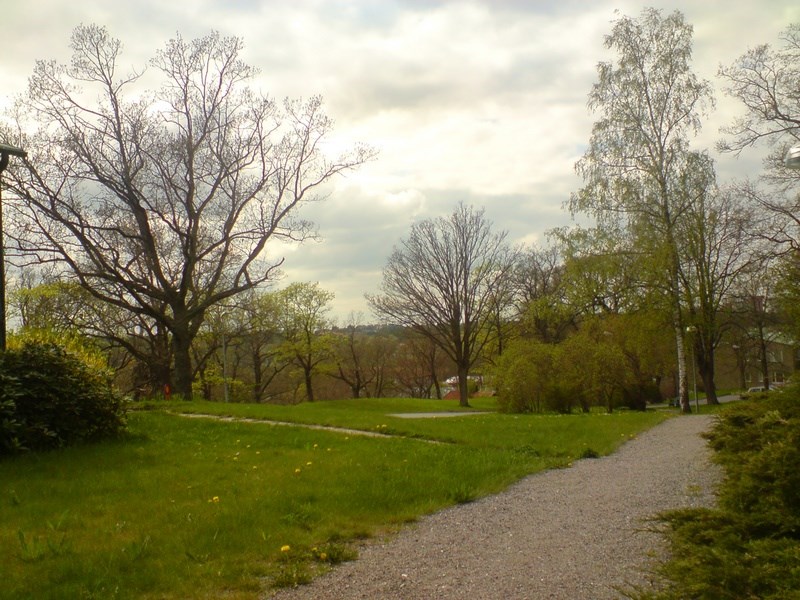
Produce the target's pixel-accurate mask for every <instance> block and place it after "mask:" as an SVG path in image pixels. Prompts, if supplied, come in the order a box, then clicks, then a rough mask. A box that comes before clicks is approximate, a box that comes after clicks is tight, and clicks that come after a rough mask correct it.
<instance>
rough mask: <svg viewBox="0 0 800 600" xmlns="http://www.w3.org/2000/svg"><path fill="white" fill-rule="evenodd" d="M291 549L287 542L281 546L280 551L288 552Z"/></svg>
mask: <svg viewBox="0 0 800 600" xmlns="http://www.w3.org/2000/svg"><path fill="white" fill-rule="evenodd" d="M291 549H292V547H291V546H290V545H289V544H285V545H283V546H281V552H288V551H289V550H291Z"/></svg>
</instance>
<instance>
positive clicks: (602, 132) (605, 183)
mask: <svg viewBox="0 0 800 600" xmlns="http://www.w3.org/2000/svg"><path fill="white" fill-rule="evenodd" d="M605 45H606V47H608V48H609V49H611V50H614V51H616V53H617V60H616V62H613V63H611V62H603V63H600V64H599V66H598V74H599V80H598V82H597V83H596V84H595V85H594V86H593V88H592V91H591V93H590V95H589V107H590V109H592V110H594V111H595V112H598V113H599V114H600V118H599V120H598V121H596V122H595V124H594V126H593V128H592V135H591V138H590V141H589V148H588V150H587V151H586V153H585V154H584V156H583V158H582V159H581V160H580V161H579V162H578V163H577V165H576V169H577V171H578V173H579V174H580V175H581V176H582V177H583V179H584V181H585V187H584V188H582V189H581V190H580V191H579V192H578V193H576V194H574V195H573V196H572V198H571V199H570V202H569V205H570V209H571V210H572V211H573V212H588V213H590V214H592V215H594V216H595V217H596V218H597V220H598V224H599V226H600V227H603V226H609V227H614V228H617V229H618V230H622V231H625V232H626V233H627V234H628V235H630V236H632V237H633V238H634V239H637V240H643V239H647V240H649V241H650V242H652V241H653V240H659V241H660V242H661V243H660V248H658V249H657V252H655V253H654V257H653V258H654V260H658V261H659V262H660V264H661V269H660V270H661V273H662V275H661V279H662V283H661V284H662V285H663V287H664V289H665V290H666V293H667V296H668V298H669V301H670V304H671V307H672V324H673V330H674V335H675V345H676V350H677V363H678V365H677V366H678V391H679V398H680V403H681V408H682V410H683V411H684V412H690V411H691V406H690V404H689V392H688V386H687V378H686V358H685V347H684V323H683V314H682V310H681V289H680V277H679V273H680V263H679V252H678V240H677V237H676V227H677V222H678V220H679V219H680V218H681V216H682V215H683V213H684V212H685V210H686V203H687V200H688V199H687V198H686V197H685V195H684V194H682V193H681V190H680V189H679V184H680V181H681V177H682V176H683V175H684V174H685V173H686V172H687V169H689V168H690V165H691V161H690V160H688V155H689V149H688V148H689V140H690V136H691V135H693V134H694V133H696V132H697V131H698V130H699V128H700V119H701V116H702V114H703V112H704V110H705V108H706V107H707V106H708V105H709V104H710V102H711V100H712V98H711V89H710V86H709V84H708V83H707V82H705V81H701V80H699V79H698V78H697V76H696V75H695V74H694V73H693V72H692V70H691V67H690V59H691V53H692V27H691V26H690V25H689V24H687V23H686V22H685V21H684V18H683V15H682V14H681V13H679V12H677V11H676V12H673V13H672V14H670V15H667V16H664V15H662V13H661V12H660V11H658V10H655V9H645V10H644V11H643V12H642V14H641V16H640V17H639V18H638V19H632V18H630V17H621V18H619V19H618V20H617V21H615V23H614V26H613V29H612V32H611V34H610V35H608V36H607V37H606V40H605Z"/></svg>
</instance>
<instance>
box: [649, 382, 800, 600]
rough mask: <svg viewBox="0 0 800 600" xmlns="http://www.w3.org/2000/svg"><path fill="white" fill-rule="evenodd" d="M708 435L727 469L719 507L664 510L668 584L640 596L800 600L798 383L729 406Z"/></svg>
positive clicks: (667, 599) (665, 599) (663, 571)
mask: <svg viewBox="0 0 800 600" xmlns="http://www.w3.org/2000/svg"><path fill="white" fill-rule="evenodd" d="M708 437H709V443H710V445H711V447H712V448H713V449H714V451H715V460H716V461H717V462H718V463H719V464H720V465H722V467H723V469H724V471H725V478H724V482H723V484H722V485H721V487H720V489H719V493H718V506H717V507H716V508H714V509H684V510H679V511H672V512H669V513H666V514H665V515H663V517H664V519H665V520H666V522H667V523H668V524H669V527H670V529H669V531H670V540H671V544H672V550H673V552H672V559H671V560H670V561H669V562H667V563H666V564H665V565H663V567H662V568H661V570H660V572H661V575H662V576H663V577H664V579H665V582H666V585H665V588H664V589H663V590H662V591H661V592H659V593H655V594H646V595H643V596H639V598H642V599H649V600H676V599H679V598H680V599H683V598H697V599H704V600H705V599H708V600H712V599H713V600H720V599H730V600H733V599H749V598H760V599H764V600H779V599H781V600H784V599H789V598H800V567H798V565H800V388H798V387H794V388H791V389H787V390H784V391H779V392H772V393H770V394H768V395H767V394H760V395H758V396H757V397H754V398H753V399H752V400H748V401H746V402H742V403H736V404H734V405H730V406H728V407H726V408H725V410H723V411H721V412H719V413H718V422H717V424H716V426H715V427H714V429H713V430H712V432H711V433H710V434H709V436H708Z"/></svg>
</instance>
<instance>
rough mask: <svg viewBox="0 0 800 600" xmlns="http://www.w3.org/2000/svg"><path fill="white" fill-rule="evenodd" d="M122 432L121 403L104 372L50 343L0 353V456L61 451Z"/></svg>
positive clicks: (122, 416)
mask: <svg viewBox="0 0 800 600" xmlns="http://www.w3.org/2000/svg"><path fill="white" fill-rule="evenodd" d="M124 428H125V410H124V405H123V401H122V399H121V398H120V397H119V396H118V395H117V394H116V393H115V392H114V390H113V388H112V386H111V380H110V377H109V376H108V373H107V372H106V371H105V370H104V369H100V368H97V367H96V366H90V365H89V364H87V363H86V362H85V361H83V360H81V359H80V358H79V357H78V356H76V355H74V354H72V353H69V352H67V351H65V350H64V349H63V348H62V347H60V346H58V345H56V344H52V343H41V342H27V343H25V344H23V345H22V346H21V347H19V348H17V349H9V350H7V351H6V352H5V353H2V354H0V452H2V453H11V452H16V451H20V450H43V449H49V448H60V447H62V446H67V445H70V444H75V443H80V442H85V441H94V440H98V439H104V438H109V437H114V436H117V435H118V434H120V433H121V432H122V431H123V430H124Z"/></svg>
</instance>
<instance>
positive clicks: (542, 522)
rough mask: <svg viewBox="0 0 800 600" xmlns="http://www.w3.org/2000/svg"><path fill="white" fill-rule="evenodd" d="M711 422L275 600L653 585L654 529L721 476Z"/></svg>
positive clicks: (496, 503)
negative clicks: (709, 443) (657, 517)
mask: <svg viewBox="0 0 800 600" xmlns="http://www.w3.org/2000/svg"><path fill="white" fill-rule="evenodd" d="M712 419H713V417H707V416H681V417H677V418H674V419H670V420H668V421H666V422H665V423H663V424H661V425H659V426H657V427H655V428H653V429H651V430H649V431H647V432H646V433H643V434H642V435H640V436H639V437H637V438H636V439H634V440H632V441H630V442H628V443H627V444H625V445H624V446H623V447H622V448H621V449H620V450H619V451H618V452H616V453H615V454H613V455H611V456H607V457H604V458H600V459H587V460H581V461H578V462H576V463H575V464H574V465H573V466H572V467H571V468H568V469H559V470H554V471H547V472H544V473H538V474H536V475H531V476H529V477H527V478H525V479H523V480H522V481H520V482H518V483H517V484H515V485H513V486H512V487H510V488H509V489H508V490H506V491H505V492H503V493H501V494H498V495H495V496H490V497H487V498H483V499H481V500H479V501H477V502H474V503H471V504H465V505H460V506H455V507H452V508H449V509H446V510H443V511H441V512H439V513H436V514H434V515H431V516H429V517H424V518H422V519H420V521H419V522H418V523H416V524H414V525H411V526H409V527H408V528H406V529H404V530H403V531H402V532H401V533H400V534H399V535H397V536H395V537H393V538H391V539H389V540H384V541H382V542H381V541H378V542H372V543H369V544H367V545H365V546H364V547H363V548H361V550H360V553H359V558H358V560H356V561H354V562H351V563H347V564H343V565H341V566H339V567H337V568H336V569H334V570H333V571H331V572H330V573H328V574H327V575H325V576H323V577H320V578H318V579H316V580H315V581H314V582H313V583H312V584H310V585H307V586H302V587H300V588H297V589H294V590H281V591H279V592H278V593H276V594H273V595H270V596H268V597H270V598H273V599H274V600H297V599H304V598H313V599H315V600H333V599H348V600H349V599H356V598H358V599H370V600H393V599H403V600H428V599H453V600H455V599H458V600H462V599H468V600H490V599H491V600H495V599H502V600H506V599H519V600H522V599H529V600H539V599H544V598H557V599H561V598H563V599H569V600H581V599H591V600H603V599H606V598H622V597H624V595H622V594H621V593H619V592H618V591H617V590H619V589H630V587H629V586H631V585H638V586H647V585H649V582H648V576H647V574H646V571H647V568H648V565H652V563H653V561H654V560H655V559H656V558H657V557H658V556H662V557H663V556H664V553H665V544H664V540H663V538H662V536H661V535H659V534H657V533H654V532H653V531H652V530H648V529H652V524H650V523H648V522H647V519H648V518H649V517H651V516H653V515H654V513H657V512H659V511H661V510H664V509H667V508H677V507H683V506H699V505H703V506H706V505H710V504H712V503H713V502H714V496H713V488H714V486H715V485H716V483H717V482H718V481H719V478H720V476H721V475H720V472H719V470H718V469H717V468H716V467H715V466H713V465H711V464H710V463H709V461H708V457H709V452H708V450H707V449H706V447H705V441H704V440H703V439H702V438H701V437H700V435H699V434H700V433H701V432H702V431H704V430H706V429H708V428H709V427H710V426H711V424H712Z"/></svg>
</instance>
